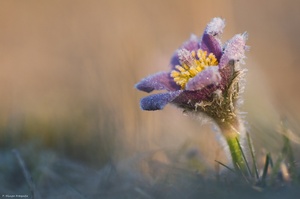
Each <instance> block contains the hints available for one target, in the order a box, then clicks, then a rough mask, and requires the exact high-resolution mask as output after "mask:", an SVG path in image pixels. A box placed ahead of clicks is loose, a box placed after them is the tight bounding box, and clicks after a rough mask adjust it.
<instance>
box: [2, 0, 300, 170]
mask: <svg viewBox="0 0 300 199" xmlns="http://www.w3.org/2000/svg"><path fill="white" fill-rule="evenodd" d="M298 7H299V2H298V1H294V0H288V1H287V0H274V1H261V2H260V3H259V4H258V3H254V2H251V1H246V0H239V1H238V0H225V1H217V0H211V1H202V0H187V1H179V0H170V1H160V0H152V1H146V0H111V1H108V0H107V1H105V0H100V1H96V0H87V1H77V0H52V1H32V0H27V1H14V0H11V1H0V100H1V103H0V149H1V151H4V152H5V151H9V150H11V149H15V148H17V149H19V150H20V151H21V153H22V150H21V149H24V147H25V148H26V149H27V148H28V147H29V148H31V149H32V151H33V152H34V153H36V152H38V151H43V150H51V151H54V152H55V153H57V154H59V155H62V156H64V157H68V158H70V159H72V160H74V161H76V162H81V163H83V164H86V165H89V166H90V167H93V168H101V167H102V166H103V165H105V164H106V163H107V162H110V161H113V162H118V161H121V160H124V159H127V158H130V157H133V156H135V155H136V154H141V153H143V152H148V151H153V150H160V149H164V150H165V149H166V150H171V151H180V150H181V149H182V148H185V147H187V146H188V147H192V148H193V147H194V148H195V147H196V148H197V150H198V149H199V153H201V157H202V158H203V160H204V162H205V164H206V165H208V166H209V167H213V165H214V160H215V159H220V160H223V161H226V157H225V156H224V154H222V146H221V145H220V144H219V143H218V136H216V134H215V133H214V132H213V130H212V128H211V125H207V124H204V125H203V124H202V123H201V121H200V120H199V119H197V118H193V117H189V116H186V115H184V114H182V112H181V110H178V109H177V108H175V107H172V106H170V105H169V106H167V107H166V108H165V110H163V111H157V112H145V111H141V110H140V108H139V100H140V98H141V97H143V96H146V95H147V94H145V93H142V92H139V91H137V90H135V88H134V84H135V83H137V82H138V81H139V80H141V79H142V78H143V77H145V76H147V75H149V74H152V73H155V72H157V71H167V70H168V69H169V68H168V66H169V60H170V57H171V55H172V54H173V52H174V51H175V50H176V49H177V48H178V47H179V46H180V45H181V44H182V43H183V42H184V41H185V40H187V39H188V38H189V36H190V34H191V33H194V34H196V35H199V36H200V35H201V34H202V32H203V30H204V28H205V26H206V24H207V23H208V22H209V21H210V20H211V19H212V18H213V17H217V16H219V17H222V18H224V19H225V20H226V28H225V31H224V35H223V37H222V41H223V42H225V41H226V40H227V39H230V38H231V37H232V36H233V35H234V34H237V33H243V32H244V31H247V32H248V33H249V40H248V45H249V46H250V47H251V48H250V51H249V52H247V59H246V60H245V61H246V65H245V66H244V67H246V68H247V69H248V73H247V76H246V78H247V81H246V90H245V94H244V105H243V107H242V110H243V111H244V112H247V115H246V116H245V120H246V121H247V128H248V130H249V132H251V135H252V138H253V140H254V143H255V146H256V147H257V148H258V149H257V151H258V152H260V151H261V148H262V146H263V148H264V149H266V150H267V151H270V150H272V151H276V150H280V149H281V148H280V147H281V137H280V136H279V134H278V132H277V129H278V125H279V123H280V118H281V117H286V118H288V121H289V124H290V126H291V128H292V129H294V130H295V132H294V133H296V135H297V131H296V130H297V129H298V128H299V124H298V122H297V121H299V117H300V114H299V110H300V106H299V103H298V102H299V100H300V92H299V88H298V85H299V84H300V78H299V74H300V67H299V66H298V63H299V62H300V56H299V52H300V39H299V35H300V25H299V20H300V12H299V10H298ZM298 133H299V131H298ZM298 135H299V134H298ZM22 147H23V148H22ZM259 147H260V148H259ZM32 151H31V152H32Z"/></svg>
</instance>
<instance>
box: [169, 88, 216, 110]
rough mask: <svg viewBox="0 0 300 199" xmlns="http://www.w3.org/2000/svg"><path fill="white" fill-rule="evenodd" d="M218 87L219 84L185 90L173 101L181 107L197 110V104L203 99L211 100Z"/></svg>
mask: <svg viewBox="0 0 300 199" xmlns="http://www.w3.org/2000/svg"><path fill="white" fill-rule="evenodd" d="M217 89H218V88H217V86H214V85H210V86H207V87H204V88H203V89H201V90H195V91H188V90H184V91H183V92H182V93H181V94H180V95H178V97H176V98H174V100H173V101H172V102H171V103H172V104H174V105H176V106H178V107H180V108H184V109H188V110H195V109H196V108H197V107H196V106H197V104H199V103H201V102H202V101H211V100H212V96H213V94H214V92H215V91H216V90H217Z"/></svg>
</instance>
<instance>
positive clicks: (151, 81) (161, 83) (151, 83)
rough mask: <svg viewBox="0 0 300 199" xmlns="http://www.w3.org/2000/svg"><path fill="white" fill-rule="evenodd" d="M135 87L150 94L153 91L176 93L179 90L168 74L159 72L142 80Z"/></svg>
mask: <svg viewBox="0 0 300 199" xmlns="http://www.w3.org/2000/svg"><path fill="white" fill-rule="evenodd" d="M135 87H136V88H137V89H139V90H141V91H145V92H148V93H150V92H151V91H153V90H167V91H176V90H179V89H180V86H178V85H177V84H176V83H175V82H174V80H173V78H172V77H171V76H170V73H169V72H159V73H156V74H153V75H150V76H148V77H146V78H144V79H142V80H141V81H140V82H139V83H137V84H136V85H135Z"/></svg>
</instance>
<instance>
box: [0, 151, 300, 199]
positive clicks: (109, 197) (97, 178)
mask: <svg viewBox="0 0 300 199" xmlns="http://www.w3.org/2000/svg"><path fill="white" fill-rule="evenodd" d="M16 152H17V153H18V154H19V158H21V160H22V161H23V163H24V165H23V166H22V165H21V164H20V159H18V157H17V156H16ZM157 154H158V155H157ZM158 157H167V158H168V161H166V158H158ZM172 161H173V162H172ZM176 165H177V166H176ZM24 167H25V168H24ZM24 169H25V170H27V171H26V172H28V174H29V175H30V180H31V182H32V183H33V186H34V190H32V185H31V184H30V182H29V181H30V180H29V181H28V179H27V178H26V176H25V175H24ZM208 173H210V174H207V173H206V174H205V175H203V174H196V173H195V172H193V171H190V170H187V169H184V168H183V167H181V166H179V165H178V164H177V163H176V162H174V159H172V155H170V154H169V153H167V152H165V151H158V152H151V153H150V152H149V153H147V154H140V155H137V156H136V157H132V158H131V159H127V160H123V161H120V162H118V163H116V162H110V163H107V164H106V165H104V166H103V167H101V168H99V169H92V168H90V167H88V166H86V165H83V164H81V163H78V162H75V161H71V160H69V159H67V158H66V157H61V156H59V155H57V154H56V153H55V152H53V151H36V150H35V149H34V148H30V147H28V148H26V147H23V148H20V149H19V150H18V151H10V150H9V151H2V152H1V153H0V183H1V185H0V196H2V198H7V197H9V196H16V195H17V194H19V195H23V196H24V197H26V196H28V198H33V195H34V198H36V199H38V198H42V199H48V198H49V199H50V198H55V199H57V198H63V199H66V198H72V199H74V198H75V199H76V198H78V199H81V198H105V199H116V198H125V199H126V198H128V199H133V198H140V199H160V198H161V199H169V198H170V199H198V198H231V199H232V198H270V199H271V198H272V199H276V198H298V197H299V195H300V186H299V184H297V183H294V182H293V181H290V182H284V181H280V180H277V181H276V184H273V185H272V186H254V185H253V184H252V183H249V182H247V181H246V180H244V178H241V177H238V176H235V175H232V172H230V171H228V170H226V169H224V171H223V172H222V174H220V175H218V176H216V174H215V171H209V172H208ZM278 179H279V178H278Z"/></svg>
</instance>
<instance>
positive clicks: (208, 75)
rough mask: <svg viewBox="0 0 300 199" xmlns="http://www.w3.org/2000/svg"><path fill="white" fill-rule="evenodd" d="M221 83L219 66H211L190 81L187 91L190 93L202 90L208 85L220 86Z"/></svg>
mask: <svg viewBox="0 0 300 199" xmlns="http://www.w3.org/2000/svg"><path fill="white" fill-rule="evenodd" d="M220 82H221V75H220V73H219V66H210V67H207V68H206V69H205V70H203V71H201V72H200V73H198V74H197V75H196V76H195V77H194V78H192V79H190V80H189V81H188V83H187V84H186V87H185V89H186V90H190V91H195V90H200V89H202V88H204V87H206V86H208V85H211V84H213V85H218V84H219V83H220Z"/></svg>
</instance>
